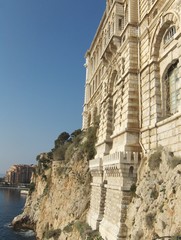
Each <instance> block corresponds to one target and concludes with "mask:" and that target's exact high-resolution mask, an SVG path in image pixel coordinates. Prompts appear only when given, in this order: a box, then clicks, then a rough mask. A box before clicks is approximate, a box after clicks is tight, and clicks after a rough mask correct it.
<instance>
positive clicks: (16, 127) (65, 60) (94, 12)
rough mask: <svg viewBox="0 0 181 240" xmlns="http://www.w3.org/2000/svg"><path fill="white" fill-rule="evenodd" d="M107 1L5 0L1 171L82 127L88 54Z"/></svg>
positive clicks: (0, 22) (0, 31)
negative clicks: (66, 133) (85, 64)
mask: <svg viewBox="0 0 181 240" xmlns="http://www.w3.org/2000/svg"><path fill="white" fill-rule="evenodd" d="M105 4H106V1H105V0H91V1H90V0H77V1H75V0H71V1H68V0H0V173H5V172H6V170H8V169H9V167H10V166H11V165H13V164H36V156H37V155H38V154H39V153H41V152H49V151H50V150H51V149H52V148H53V147H54V140H55V139H56V138H57V137H58V136H59V134H60V133H61V132H64V131H66V132H68V133H72V132H73V131H74V130H76V129H79V128H81V126H82V111H83V102H84V85H85V68H84V63H85V58H84V56H85V53H86V51H87V50H88V49H89V47H90V44H91V42H92V40H93V37H94V35H95V32H96V30H97V27H98V25H99V23H100V20H101V18H102V15H103V12H104V10H105Z"/></svg>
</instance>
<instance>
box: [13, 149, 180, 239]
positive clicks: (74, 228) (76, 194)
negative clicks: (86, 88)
mask: <svg viewBox="0 0 181 240" xmlns="http://www.w3.org/2000/svg"><path fill="white" fill-rule="evenodd" d="M137 174H138V176H137V183H136V184H135V186H134V185H132V187H131V189H130V194H131V195H132V197H131V202H130V204H129V205H128V209H127V214H126V215H125V218H126V222H125V226H126V227H127V230H126V232H127V237H126V239H130V240H145V239H148V240H153V239H155V240H157V239H164V237H167V238H168V239H169V237H170V238H171V239H175V238H176V237H178V236H181V227H180V226H181V219H180V215H181V207H180V206H181V159H180V158H179V157H175V156H174V155H173V153H171V152H168V151H166V150H165V149H163V148H158V149H156V150H155V151H153V152H152V153H150V154H149V156H147V157H144V158H143V159H142V161H141V164H140V167H139V169H138V172H137ZM90 182H91V177H90V173H89V168H88V161H87V158H86V157H83V156H81V157H80V154H79V152H78V151H77V152H75V153H74V154H73V157H72V158H71V160H69V161H65V160H64V161H55V160H52V159H49V158H48V156H47V155H46V154H45V155H41V158H40V159H39V164H38V167H37V169H36V172H35V173H34V176H33V178H32V183H31V187H30V193H29V195H28V197H27V201H26V205H25V208H24V212H23V213H22V214H21V215H20V216H17V217H16V218H15V219H14V221H13V225H14V228H16V229H18V228H22V227H23V228H25V229H33V230H34V231H35V232H36V235H37V239H38V240H47V239H51V240H53V239H54V240H85V239H90V240H94V239H97V240H98V239H99V240H100V239H102V238H101V237H100V236H99V233H98V232H97V231H92V230H91V229H90V227H89V226H88V224H86V216H87V215H88V214H87V211H88V210H89V209H90V207H89V202H90V192H91V191H90V185H91V184H90ZM120 207H121V203H120ZM112 214H113V216H114V214H115V213H114V212H113V213H112ZM174 237H175V238H174ZM167 238H165V239H167Z"/></svg>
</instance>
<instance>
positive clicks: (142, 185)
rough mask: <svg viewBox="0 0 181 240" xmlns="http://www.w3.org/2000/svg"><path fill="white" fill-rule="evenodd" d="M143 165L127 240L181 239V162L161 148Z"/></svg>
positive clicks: (129, 222)
mask: <svg viewBox="0 0 181 240" xmlns="http://www.w3.org/2000/svg"><path fill="white" fill-rule="evenodd" d="M142 163H143V164H141V165H140V169H139V176H138V182H137V186H136V192H133V193H132V194H133V198H132V202H131V203H130V205H129V209H128V212H127V221H126V225H127V227H128V235H127V239H131V240H138V239H139V240H145V239H149V240H152V239H155V240H156V239H163V238H164V237H165V238H164V239H176V237H178V236H181V218H180V215H181V164H180V163H181V159H180V158H178V157H175V156H174V155H173V153H171V152H170V153H169V152H168V151H166V150H164V149H162V148H159V149H157V150H156V151H154V152H153V153H151V154H150V155H149V156H148V157H147V158H145V159H144V161H142ZM166 237H167V238H166ZM168 237H170V238H168ZM174 237H175V238H174Z"/></svg>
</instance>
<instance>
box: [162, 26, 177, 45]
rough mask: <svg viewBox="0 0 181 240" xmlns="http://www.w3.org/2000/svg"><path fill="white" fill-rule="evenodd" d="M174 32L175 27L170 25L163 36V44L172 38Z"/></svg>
mask: <svg viewBox="0 0 181 240" xmlns="http://www.w3.org/2000/svg"><path fill="white" fill-rule="evenodd" d="M175 33H176V28H175V26H172V27H170V28H169V29H168V30H167V32H166V33H165V36H164V44H166V43H168V42H170V41H171V40H172V39H173V36H174V35H175Z"/></svg>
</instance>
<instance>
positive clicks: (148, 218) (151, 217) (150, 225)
mask: <svg viewBox="0 0 181 240" xmlns="http://www.w3.org/2000/svg"><path fill="white" fill-rule="evenodd" d="M154 221H155V214H153V213H148V214H147V215H146V217H145V222H146V226H147V227H148V228H153V224H154Z"/></svg>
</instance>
